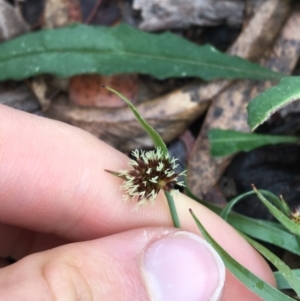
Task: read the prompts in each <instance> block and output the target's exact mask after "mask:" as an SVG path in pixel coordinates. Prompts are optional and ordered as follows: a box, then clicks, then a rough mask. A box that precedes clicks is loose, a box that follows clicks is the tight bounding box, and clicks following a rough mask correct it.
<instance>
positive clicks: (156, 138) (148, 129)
mask: <svg viewBox="0 0 300 301" xmlns="http://www.w3.org/2000/svg"><path fill="white" fill-rule="evenodd" d="M104 87H105V86H104ZM105 88H106V89H107V90H109V91H111V92H113V93H115V94H116V95H118V96H119V97H120V98H121V99H123V100H124V101H125V102H126V103H127V105H128V106H129V108H130V109H131V111H132V112H133V114H134V116H135V117H136V119H137V120H138V122H139V123H140V125H141V126H142V127H143V129H144V130H145V131H146V132H147V134H148V135H149V137H150V138H151V139H152V141H153V143H154V145H155V146H156V147H160V148H161V150H162V151H163V152H164V154H168V149H167V146H166V144H165V142H164V141H163V140H162V138H161V137H160V135H159V134H158V133H157V132H156V131H155V130H154V129H153V127H152V126H151V125H150V124H149V123H148V122H147V121H146V120H145V119H144V118H143V117H142V116H141V114H140V113H139V111H138V110H137V109H136V107H135V106H134V105H133V103H132V102H131V101H130V100H129V99H128V98H127V97H125V96H124V95H122V94H121V93H119V92H118V91H116V90H115V89H112V88H110V87H105Z"/></svg>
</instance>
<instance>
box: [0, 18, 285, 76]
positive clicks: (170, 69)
mask: <svg viewBox="0 0 300 301" xmlns="http://www.w3.org/2000/svg"><path fill="white" fill-rule="evenodd" d="M0 69H1V73H0V80H7V79H24V78H26V77H30V76H35V75H38V74H44V73H49V74H54V75H57V76H60V77H68V76H72V75H75V74H84V73H101V74H106V75H109V74H116V73H130V72H138V73H143V74H149V75H152V76H154V77H157V78H161V79H162V78H168V77H185V76H194V77H201V78H203V79H206V80H210V79H216V78H228V79H232V78H250V79H280V78H281V77H282V75H281V74H279V73H276V72H273V71H271V70H268V69H266V68H263V67H261V66H259V65H256V64H254V63H251V62H249V61H247V60H244V59H241V58H239V57H236V56H229V55H226V54H223V53H221V52H219V51H217V50H216V49H215V48H213V47H212V46H210V45H205V46H197V45H196V44H193V43H191V42H189V41H187V40H184V39H183V38H180V37H178V36H176V35H174V34H171V33H164V34H150V33H146V32H142V31H138V30H136V29H133V28H131V27H130V26H128V25H125V24H121V25H119V26H116V27H113V28H108V27H101V26H97V27H95V26H94V27H93V26H87V25H83V24H74V25H71V26H69V27H65V28H58V29H51V30H41V31H38V32H34V33H29V34H27V35H23V36H20V37H18V38H16V39H13V40H10V41H7V42H5V43H2V44H1V45H0Z"/></svg>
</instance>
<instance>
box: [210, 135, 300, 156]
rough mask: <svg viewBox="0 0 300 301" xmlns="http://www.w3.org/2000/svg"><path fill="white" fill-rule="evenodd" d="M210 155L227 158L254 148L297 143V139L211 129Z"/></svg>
mask: <svg viewBox="0 0 300 301" xmlns="http://www.w3.org/2000/svg"><path fill="white" fill-rule="evenodd" d="M208 138H209V141H210V146H211V149H210V153H211V155H212V156H214V157H220V156H227V155H231V154H234V153H236V152H240V151H245V152H248V151H250V150H252V149H254V148H257V147H260V146H264V145H270V144H279V143H297V142H299V140H300V139H299V138H298V137H294V136H275V135H261V134H252V133H242V132H237V131H233V130H221V129H211V130H210V131H209V133H208Z"/></svg>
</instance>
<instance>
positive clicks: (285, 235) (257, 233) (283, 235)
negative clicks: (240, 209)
mask: <svg viewBox="0 0 300 301" xmlns="http://www.w3.org/2000/svg"><path fill="white" fill-rule="evenodd" d="M185 191H186V194H187V195H188V196H190V197H191V198H192V199H194V200H196V201H197V202H199V203H201V204H202V205H203V206H205V207H207V208H209V209H210V210H212V211H213V212H215V213H216V214H219V215H220V214H221V212H222V208H221V207H219V206H216V205H214V204H212V203H209V202H206V201H203V200H200V199H198V198H197V197H196V196H195V195H193V193H192V192H191V191H190V189H189V187H188V185H186V188H185ZM227 221H228V223H229V224H230V225H231V226H233V227H234V228H235V229H237V230H239V231H241V232H243V233H245V234H247V235H249V236H251V237H253V238H256V239H259V240H261V241H265V242H268V243H270V244H273V245H275V246H278V247H280V248H282V249H285V250H288V251H290V252H292V253H294V254H296V255H299V256H300V245H299V243H298V240H297V237H298V236H296V235H294V234H292V233H290V232H288V231H287V230H286V229H285V228H284V227H283V226H282V225H281V224H279V223H277V222H276V223H275V222H270V221H265V220H259V219H254V218H250V217H248V216H244V215H241V214H238V213H235V212H230V213H229V215H228V220H227Z"/></svg>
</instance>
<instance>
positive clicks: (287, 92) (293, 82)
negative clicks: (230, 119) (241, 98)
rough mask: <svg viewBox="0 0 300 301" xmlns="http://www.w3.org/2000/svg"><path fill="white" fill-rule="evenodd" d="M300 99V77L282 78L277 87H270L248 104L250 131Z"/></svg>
mask: <svg viewBox="0 0 300 301" xmlns="http://www.w3.org/2000/svg"><path fill="white" fill-rule="evenodd" d="M299 98H300V77H299V76H291V77H285V78H283V79H282V80H281V81H280V83H279V85H277V86H275V87H272V88H270V89H268V90H266V91H264V92H263V93H261V94H259V95H258V96H257V97H255V98H253V100H252V101H251V102H250V103H249V105H248V107H247V111H248V124H249V126H250V128H251V130H254V129H256V128H257V127H258V126H259V125H260V124H262V123H263V122H264V121H266V120H267V119H268V118H269V117H270V116H271V115H272V114H273V113H274V112H276V111H278V110H279V109H280V108H282V107H284V106H286V105H288V104H289V103H291V102H293V101H295V100H297V99H299Z"/></svg>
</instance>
